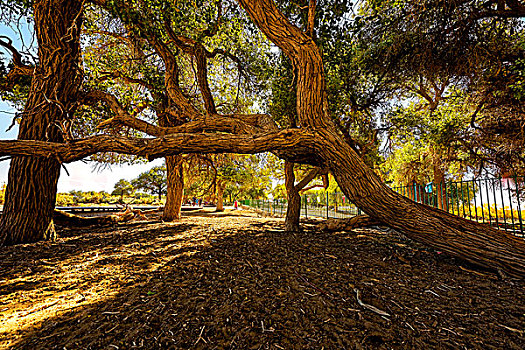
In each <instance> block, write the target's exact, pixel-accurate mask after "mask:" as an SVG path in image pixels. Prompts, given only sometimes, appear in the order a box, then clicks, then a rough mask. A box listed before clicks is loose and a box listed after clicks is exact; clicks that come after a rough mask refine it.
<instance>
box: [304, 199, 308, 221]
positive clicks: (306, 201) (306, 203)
mask: <svg viewBox="0 0 525 350" xmlns="http://www.w3.org/2000/svg"><path fill="white" fill-rule="evenodd" d="M304 216H305V217H306V218H307V219H308V195H307V194H305V195H304Z"/></svg>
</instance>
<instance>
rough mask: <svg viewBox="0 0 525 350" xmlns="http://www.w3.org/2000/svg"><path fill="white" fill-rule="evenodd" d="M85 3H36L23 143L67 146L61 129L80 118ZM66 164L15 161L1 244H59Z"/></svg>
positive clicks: (21, 135)
mask: <svg viewBox="0 0 525 350" xmlns="http://www.w3.org/2000/svg"><path fill="white" fill-rule="evenodd" d="M82 3H83V2H82V1H79V0H68V1H66V0H55V1H43V0H40V1H35V2H34V5H33V8H34V20H35V30H36V37H37V41H38V48H39V49H38V60H39V63H38V64H37V66H36V68H35V71H34V74H33V78H32V82H31V88H30V91H29V97H28V100H27V102H26V105H25V108H24V113H23V116H22V121H21V123H20V128H19V133H18V139H23V140H46V141H53V142H62V141H63V135H62V133H61V131H60V129H59V127H58V125H60V124H61V125H65V123H64V122H65V121H66V120H67V119H69V117H70V115H71V114H72V113H73V112H74V102H75V98H76V94H77V92H78V87H79V86H80V84H81V80H82V76H81V73H80V72H79V69H78V64H79V50H80V29H81V27H82V23H81V22H82V15H81V11H82ZM59 175H60V162H59V160H58V159H52V158H48V159H45V158H31V157H13V159H12V161H11V165H10V168H9V175H8V185H7V189H6V198H5V205H4V210H3V215H2V218H1V221H0V244H5V245H9V244H17V243H29V242H35V241H39V240H43V239H53V238H55V236H56V234H55V230H54V225H53V209H54V207H55V200H56V191H57V182H58V177H59Z"/></svg>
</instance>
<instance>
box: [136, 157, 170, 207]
mask: <svg viewBox="0 0 525 350" xmlns="http://www.w3.org/2000/svg"><path fill="white" fill-rule="evenodd" d="M131 184H132V185H133V187H134V188H136V189H141V190H143V191H145V192H147V193H151V194H154V195H157V196H158V198H159V200H161V199H162V195H163V194H166V186H167V179H166V166H164V165H163V166H155V167H153V168H151V169H150V170H149V171H145V172H143V173H141V174H140V175H139V176H138V177H137V178H135V179H133V180H132V181H131Z"/></svg>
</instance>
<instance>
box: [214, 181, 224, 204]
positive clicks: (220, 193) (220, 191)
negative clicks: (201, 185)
mask: <svg viewBox="0 0 525 350" xmlns="http://www.w3.org/2000/svg"><path fill="white" fill-rule="evenodd" d="M225 187H226V182H224V181H223V180H217V208H216V209H215V210H216V211H224V188H225Z"/></svg>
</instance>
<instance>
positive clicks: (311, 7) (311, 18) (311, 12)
mask: <svg viewBox="0 0 525 350" xmlns="http://www.w3.org/2000/svg"><path fill="white" fill-rule="evenodd" d="M315 6H316V4H315V0H310V3H309V4H308V35H309V36H310V38H313V37H314V27H315Z"/></svg>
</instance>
